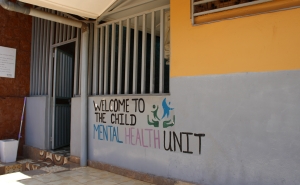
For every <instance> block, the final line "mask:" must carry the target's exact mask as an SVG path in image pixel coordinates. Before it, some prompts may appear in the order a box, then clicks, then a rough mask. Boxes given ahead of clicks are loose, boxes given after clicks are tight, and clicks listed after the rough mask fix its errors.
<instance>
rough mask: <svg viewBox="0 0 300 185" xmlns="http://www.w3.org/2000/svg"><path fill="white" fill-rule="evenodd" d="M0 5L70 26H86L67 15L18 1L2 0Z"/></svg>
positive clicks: (10, 9)
mask: <svg viewBox="0 0 300 185" xmlns="http://www.w3.org/2000/svg"><path fill="white" fill-rule="evenodd" d="M0 6H2V7H3V8H4V9H6V10H9V11H14V12H18V13H22V14H25V15H31V16H33V17H38V18H42V19H46V20H49V21H54V22H58V23H62V24H66V25H69V26H74V27H77V28H82V27H85V26H86V24H85V23H84V22H81V21H76V20H73V19H69V18H66V17H61V16H58V15H54V14H51V13H48V12H43V11H41V10H37V9H34V8H29V7H25V6H20V4H16V3H13V2H10V1H8V0H0Z"/></svg>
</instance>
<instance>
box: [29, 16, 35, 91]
mask: <svg viewBox="0 0 300 185" xmlns="http://www.w3.org/2000/svg"><path fill="white" fill-rule="evenodd" d="M31 29H32V31H31V43H32V44H31V57H30V95H33V92H32V91H33V87H34V84H33V80H34V77H33V74H34V68H33V66H34V46H35V34H36V32H35V18H34V17H32V28H31Z"/></svg>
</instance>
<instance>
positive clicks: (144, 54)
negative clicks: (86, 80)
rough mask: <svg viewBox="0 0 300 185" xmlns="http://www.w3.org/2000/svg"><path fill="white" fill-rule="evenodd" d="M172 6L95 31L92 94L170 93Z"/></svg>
mask: <svg viewBox="0 0 300 185" xmlns="http://www.w3.org/2000/svg"><path fill="white" fill-rule="evenodd" d="M169 33H170V26H169V7H161V8H158V9H154V10H153V11H151V12H149V11H147V12H145V13H141V14H138V15H134V16H131V17H128V18H124V19H121V20H116V21H111V22H107V23H102V24H99V25H97V26H96V28H95V31H94V62H93V80H92V95H116V94H120V95H122V94H162V93H169V54H168V53H169V50H168V48H169Z"/></svg>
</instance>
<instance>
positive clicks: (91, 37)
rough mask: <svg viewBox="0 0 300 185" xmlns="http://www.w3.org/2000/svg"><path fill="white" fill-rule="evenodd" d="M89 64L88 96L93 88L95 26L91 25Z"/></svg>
mask: <svg viewBox="0 0 300 185" xmlns="http://www.w3.org/2000/svg"><path fill="white" fill-rule="evenodd" d="M89 27H90V28H89V30H90V32H89V64H88V95H91V94H92V88H93V86H92V85H93V84H92V82H93V34H94V29H93V24H89Z"/></svg>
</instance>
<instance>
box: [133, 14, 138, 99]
mask: <svg viewBox="0 0 300 185" xmlns="http://www.w3.org/2000/svg"><path fill="white" fill-rule="evenodd" d="M138 38H139V37H138V17H137V16H136V17H135V18H134V41H133V42H134V45H133V78H132V79H133V82H132V93H133V94H136V93H137V70H138V64H137V60H138Z"/></svg>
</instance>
